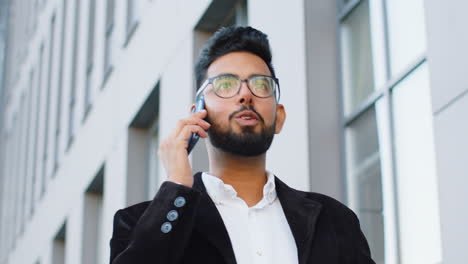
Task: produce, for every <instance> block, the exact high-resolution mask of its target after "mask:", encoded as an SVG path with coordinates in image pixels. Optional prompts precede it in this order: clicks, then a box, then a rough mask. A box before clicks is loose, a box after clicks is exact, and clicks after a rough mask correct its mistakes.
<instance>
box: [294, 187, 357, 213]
mask: <svg viewBox="0 0 468 264" xmlns="http://www.w3.org/2000/svg"><path fill="white" fill-rule="evenodd" d="M297 191H298V192H299V193H301V195H303V196H304V197H306V198H307V199H309V200H313V201H315V202H318V203H320V204H321V205H322V212H323V213H326V214H331V215H333V216H334V217H339V218H341V217H347V218H348V219H349V217H351V218H354V219H357V216H356V214H355V213H354V212H353V210H351V209H350V208H349V207H348V206H347V205H345V204H343V203H342V202H340V201H338V200H337V199H335V198H333V197H331V196H328V195H325V194H322V193H317V192H305V191H299V190H297ZM339 218H338V219H339Z"/></svg>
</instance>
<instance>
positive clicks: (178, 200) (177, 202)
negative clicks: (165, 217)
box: [174, 196, 186, 207]
mask: <svg viewBox="0 0 468 264" xmlns="http://www.w3.org/2000/svg"><path fill="white" fill-rule="evenodd" d="M185 202H186V201H185V198H184V197H182V196H179V197H177V198H176V199H175V201H174V205H175V207H182V206H184V205H185Z"/></svg>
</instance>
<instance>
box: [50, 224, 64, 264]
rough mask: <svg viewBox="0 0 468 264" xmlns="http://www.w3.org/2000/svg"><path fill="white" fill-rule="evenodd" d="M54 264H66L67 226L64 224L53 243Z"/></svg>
mask: <svg viewBox="0 0 468 264" xmlns="http://www.w3.org/2000/svg"><path fill="white" fill-rule="evenodd" d="M52 243H53V244H52V264H65V252H66V245H67V224H66V223H64V224H63V225H62V226H61V227H60V229H59V231H58V232H57V234H56V235H55V238H54V240H53V242H52Z"/></svg>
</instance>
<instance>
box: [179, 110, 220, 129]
mask: <svg viewBox="0 0 468 264" xmlns="http://www.w3.org/2000/svg"><path fill="white" fill-rule="evenodd" d="M205 117H206V110H204V109H203V110H202V111H200V112H196V113H193V114H192V115H191V116H189V117H188V118H186V119H182V120H179V122H177V125H176V128H175V129H174V133H173V136H177V135H179V134H180V132H181V131H182V129H183V128H184V127H185V126H188V125H197V126H199V127H201V128H203V129H204V130H208V128H210V126H211V125H210V123H208V122H206V121H205V120H203V118H205Z"/></svg>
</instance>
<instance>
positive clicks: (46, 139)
mask: <svg viewBox="0 0 468 264" xmlns="http://www.w3.org/2000/svg"><path fill="white" fill-rule="evenodd" d="M54 41H55V14H54V15H52V19H51V22H50V38H49V59H48V60H49V61H48V71H47V87H46V90H47V91H46V93H47V94H46V103H45V108H46V110H45V122H44V124H45V132H44V151H43V155H42V159H43V163H44V165H43V166H42V179H43V181H42V188H41V195H44V192H45V189H46V185H47V181H48V177H47V176H48V174H47V172H48V170H47V169H48V168H47V165H48V163H49V162H48V160H49V158H50V157H49V137H50V136H49V127H50V118H49V117H50V101H51V98H50V97H51V89H52V88H51V86H52V70H53V58H54V56H53V54H54V53H55V49H54Z"/></svg>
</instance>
